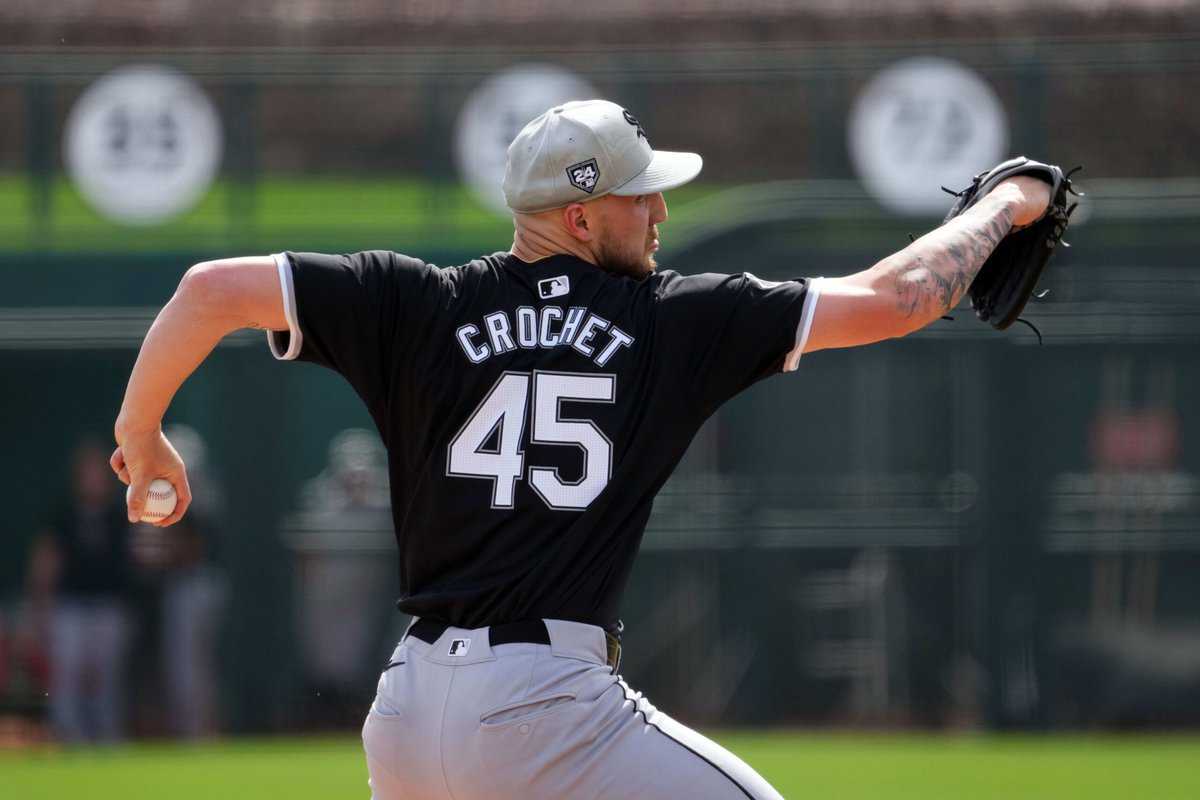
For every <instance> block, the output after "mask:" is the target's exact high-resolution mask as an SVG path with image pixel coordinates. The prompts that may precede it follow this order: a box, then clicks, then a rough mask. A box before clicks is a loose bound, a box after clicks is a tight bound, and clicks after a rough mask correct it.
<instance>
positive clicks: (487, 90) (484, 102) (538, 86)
mask: <svg viewBox="0 0 1200 800" xmlns="http://www.w3.org/2000/svg"><path fill="white" fill-rule="evenodd" d="M594 97H597V94H596V90H595V89H593V88H592V87H591V85H589V84H588V83H587V82H586V81H584V80H583V79H582V78H580V77H579V76H577V75H575V74H574V73H573V72H568V71H567V70H565V69H563V68H561V67H555V66H551V65H548V64H523V65H521V66H516V67H512V68H510V69H507V70H504V71H503V72H498V73H496V74H495V75H493V76H491V77H490V78H488V79H487V80H486V81H484V82H483V83H482V84H481V85H480V86H479V88H477V89H476V90H475V91H473V92H472V93H471V95H470V97H468V98H467V102H466V104H465V105H463V108H462V111H460V112H459V115H458V124H457V135H456V140H455V157H456V160H457V162H458V171H459V175H461V176H462V179H463V181H464V182H465V183H466V184H467V185H468V186H470V187H471V189H472V190H473V191H474V192H475V196H476V197H478V198H479V200H480V201H481V202H482V203H483V204H484V205H486V206H487V207H488V208H491V209H492V210H494V211H496V212H498V213H500V214H505V215H507V214H510V213H512V212H510V211H509V209H508V206H507V205H505V203H504V191H503V189H502V188H501V184H502V183H503V182H504V164H505V161H506V159H507V157H508V146H509V145H510V144H512V140H513V139H515V138H517V134H518V133H520V132H521V128H523V127H525V125H526V123H528V122H530V121H531V120H532V119H533V118H534V117H536V116H537V115H538V114H541V113H542V112H543V111H545V110H546V109H548V108H550V107H551V106H556V105H559V104H560V103H566V102H568V101H570V100H590V99H592V98H594Z"/></svg>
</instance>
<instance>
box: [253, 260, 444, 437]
mask: <svg viewBox="0 0 1200 800" xmlns="http://www.w3.org/2000/svg"><path fill="white" fill-rule="evenodd" d="M274 258H275V264H276V267H277V269H278V271H279V286H280V291H281V292H282V293H283V307H284V314H285V316H286V318H287V323H288V329H287V330H286V331H268V332H267V342H268V344H269V346H270V348H271V354H272V355H274V356H275V358H277V359H281V360H285V361H290V360H297V361H309V362H312V363H314V364H320V365H322V366H324V367H328V368H330V369H332V370H335V371H336V372H339V373H341V375H343V376H344V377H345V378H346V380H347V381H349V382H350V385H351V386H353V387H354V389H355V391H357V392H358V394H359V396H360V397H362V398H363V400H364V401H365V402H366V403H367V406H368V408H369V409H370V410H371V411H372V412H373V413H374V412H375V411H377V410H380V409H381V406H382V405H383V404H386V402H387V397H388V396H389V392H390V384H391V382H392V380H394V378H395V376H396V375H397V373H399V372H401V371H402V370H401V367H402V364H403V363H404V358H403V351H404V349H405V346H406V344H409V343H411V342H414V341H415V340H416V337H418V336H419V333H420V331H421V330H422V328H423V325H424V323H425V318H426V317H427V316H428V315H429V314H430V313H432V310H433V309H435V308H436V307H437V294H438V291H439V283H440V282H439V280H438V274H437V273H438V270H437V269H436V268H435V267H432V266H430V265H428V264H425V263H424V262H422V261H420V260H418V259H415V258H409V257H408V256H403V255H400V254H398V253H391V252H386V251H381V250H372V251H367V252H362V253H353V254H349V255H324V254H320V253H290V252H289V253H280V254H278V255H276V256H275V257H274Z"/></svg>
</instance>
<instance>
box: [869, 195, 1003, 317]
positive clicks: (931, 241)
mask: <svg viewBox="0 0 1200 800" xmlns="http://www.w3.org/2000/svg"><path fill="white" fill-rule="evenodd" d="M1012 222H1013V211H1012V208H1011V207H1010V206H1008V205H1007V204H1003V203H988V204H984V203H980V204H979V206H977V207H976V208H974V209H972V210H971V211H970V212H968V213H966V214H963V215H962V216H959V217H955V218H954V219H953V220H951V221H950V222H948V223H946V224H945V225H943V226H942V227H940V228H937V229H936V230H933V231H930V232H929V233H927V234H925V235H924V236H922V237H921V238H920V239H918V240H916V241H915V242H913V243H912V244H911V245H909V246H908V247H906V248H905V249H903V250H901V251H900V252H899V253H897V254H896V255H895V256H893V257H892V258H891V259H889V262H890V263H889V264H888V277H889V278H890V279H891V281H892V282H893V285H894V286H895V290H896V293H895V296H896V304H897V309H898V310H899V311H900V312H902V313H903V314H904V315H905V316H906V317H909V318H914V317H919V318H931V319H936V318H937V317H939V316H941V315H942V314H945V313H946V312H947V311H949V310H950V309H952V308H954V307H955V306H956V305H958V301H959V300H961V299H962V296H963V294H965V293H966V291H967V288H968V287H970V285H971V282H972V281H973V280H975V275H976V274H977V273H978V272H979V269H980V267H982V266H983V262H985V261H987V259H988V256H990V255H991V254H992V250H994V249H995V247H996V245H997V244H999V243H1000V240H1001V239H1003V238H1004V237H1005V236H1007V235H1008V232H1009V230H1010V229H1011V228H1012Z"/></svg>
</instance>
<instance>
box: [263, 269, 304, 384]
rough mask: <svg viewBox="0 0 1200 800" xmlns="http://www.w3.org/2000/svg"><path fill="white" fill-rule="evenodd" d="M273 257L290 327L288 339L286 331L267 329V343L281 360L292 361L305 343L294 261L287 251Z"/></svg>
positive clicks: (274, 354)
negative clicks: (297, 305)
mask: <svg viewBox="0 0 1200 800" xmlns="http://www.w3.org/2000/svg"><path fill="white" fill-rule="evenodd" d="M271 257H272V258H274V259H275V269H276V270H277V271H278V272H279V291H281V292H282V293H283V315H284V317H285V318H286V319H287V324H288V329H287V331H286V333H287V339H286V340H285V339H284V338H283V334H284V333H285V331H267V345H268V346H269V347H270V348H271V355H273V356H275V358H277V359H279V360H280V361H292V360H294V359H295V358H296V356H298V355H300V346H301V345H302V344H304V337H303V336H302V335H301V334H300V323H299V321H298V320H299V316H298V315H297V314H296V288H295V285H294V284H293V283H292V262H291V260H290V259H288V257H287V254H286V253H275V254H274V255H273V256H271ZM284 345H286V349H285V347H284Z"/></svg>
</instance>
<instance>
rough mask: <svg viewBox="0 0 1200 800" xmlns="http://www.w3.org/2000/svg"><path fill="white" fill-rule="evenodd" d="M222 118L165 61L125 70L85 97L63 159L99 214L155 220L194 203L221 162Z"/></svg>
mask: <svg viewBox="0 0 1200 800" xmlns="http://www.w3.org/2000/svg"><path fill="white" fill-rule="evenodd" d="M221 145H222V137H221V122H220V119H219V117H218V116H217V112H216V109H214V108H213V105H212V103H211V102H210V101H209V99H208V97H207V96H206V95H205V94H204V92H203V91H202V90H201V89H200V87H199V86H197V85H196V84H195V83H194V82H193V81H192V80H191V79H190V78H188V77H187V76H185V75H182V74H181V73H179V72H176V71H175V70H173V69H169V68H166V67H160V66H130V67H122V68H120V69H117V70H115V71H113V72H110V73H108V74H107V75H105V76H103V77H102V78H100V79H99V80H97V81H96V82H95V83H93V84H92V85H91V86H89V87H88V88H87V90H86V91H85V92H84V93H83V94H82V95H81V96H80V98H79V100H78V101H77V102H76V103H75V105H74V107H73V108H72V109H71V114H70V116H69V117H68V119H67V126H66V132H65V136H64V140H63V156H64V160H65V161H66V165H67V171H68V172H69V174H70V176H71V179H72V180H73V181H74V182H75V185H76V186H77V187H78V188H79V191H80V193H81V194H82V195H83V196H84V198H85V199H86V200H87V201H88V203H90V204H91V205H92V206H93V207H94V208H95V209H96V210H97V211H98V212H99V213H101V214H102V215H104V216H105V217H108V218H109V219H112V220H114V221H116V222H121V223H125V224H129V225H153V224H155V223H159V222H163V221H165V220H167V219H170V218H171V217H173V216H176V215H177V214H180V213H182V212H184V211H186V210H188V209H189V208H191V207H192V206H193V205H194V204H195V203H196V201H197V200H199V199H200V197H201V196H202V195H203V194H204V192H205V191H206V190H207V189H208V187H209V185H210V184H211V183H212V180H213V177H214V176H215V175H216V172H217V168H218V167H219V165H220V161H221Z"/></svg>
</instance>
